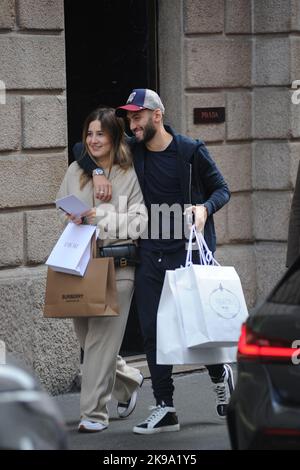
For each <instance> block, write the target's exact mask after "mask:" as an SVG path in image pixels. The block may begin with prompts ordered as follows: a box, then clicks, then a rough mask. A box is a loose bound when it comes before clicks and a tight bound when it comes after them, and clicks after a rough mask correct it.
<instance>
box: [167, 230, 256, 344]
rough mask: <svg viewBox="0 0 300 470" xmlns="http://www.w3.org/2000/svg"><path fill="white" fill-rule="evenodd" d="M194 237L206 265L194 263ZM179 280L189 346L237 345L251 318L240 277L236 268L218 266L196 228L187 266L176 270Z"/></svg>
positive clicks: (184, 327)
mask: <svg viewBox="0 0 300 470" xmlns="http://www.w3.org/2000/svg"><path fill="white" fill-rule="evenodd" d="M193 235H194V236H195V237H196V242H197V244H198V249H199V255H200V262H201V263H202V264H193V263H191V262H190V261H191V250H192V248H191V241H192V237H193ZM208 263H211V264H208ZM175 278H176V288H177V289H176V291H177V298H178V302H179V313H180V316H181V319H182V324H183V330H184V334H185V339H186V345H187V346H188V347H190V348H192V347H216V346H234V345H236V344H237V343H238V340H239V336H240V331H241V326H242V323H243V322H244V321H245V320H246V318H247V316H248V310H247V305H246V302H245V298H244V294H243V289H242V285H241V281H240V278H239V276H238V274H237V272H236V270H235V269H234V267H233V266H220V265H219V264H218V263H217V261H216V260H215V259H214V258H213V256H212V253H211V252H210V251H209V249H208V247H207V245H206V242H205V240H204V237H203V235H202V234H201V233H199V234H198V233H197V232H196V230H195V228H194V227H193V228H192V231H191V236H190V240H189V246H188V253H187V262H186V266H185V267H184V268H181V269H176V270H175Z"/></svg>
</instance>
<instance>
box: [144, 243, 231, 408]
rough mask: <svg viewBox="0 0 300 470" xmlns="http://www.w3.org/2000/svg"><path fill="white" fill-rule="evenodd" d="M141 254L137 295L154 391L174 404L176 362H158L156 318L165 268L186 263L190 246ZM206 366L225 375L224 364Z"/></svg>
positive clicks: (212, 373) (213, 373) (158, 397)
mask: <svg viewBox="0 0 300 470" xmlns="http://www.w3.org/2000/svg"><path fill="white" fill-rule="evenodd" d="M140 256H141V263H140V264H139V265H138V267H137V268H136V273H135V298H136V305H137V310H138V315H139V320H140V325H141V331H142V334H143V341H144V349H145V353H146V356H147V362H148V367H149V370H150V374H151V380H152V388H153V394H154V397H155V399H156V402H157V403H159V402H161V401H164V402H165V403H166V405H169V406H173V392H174V385H173V379H172V366H168V365H158V364H156V321H157V310H158V304H159V299H160V295H161V291H162V287H163V282H164V277H165V272H166V270H167V269H171V270H172V269H176V268H178V267H180V266H181V265H183V266H184V264H185V258H186V250H185V248H184V247H183V248H182V250H180V251H177V252H175V253H158V252H150V251H147V250H143V249H141V250H140ZM193 262H194V263H199V255H198V253H197V252H195V253H193ZM206 367H207V370H208V373H209V375H210V377H212V378H214V379H217V378H221V377H222V375H223V371H224V368H223V364H214V365H210V366H206Z"/></svg>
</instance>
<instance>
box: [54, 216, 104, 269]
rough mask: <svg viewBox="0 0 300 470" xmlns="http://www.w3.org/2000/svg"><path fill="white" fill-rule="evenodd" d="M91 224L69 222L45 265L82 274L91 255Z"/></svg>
mask: <svg viewBox="0 0 300 470" xmlns="http://www.w3.org/2000/svg"><path fill="white" fill-rule="evenodd" d="M95 231H96V227H95V226H93V225H76V224H74V223H73V222H69V223H68V225H67V226H66V228H65V229H64V231H63V233H62V234H61V236H60V237H59V239H58V241H57V243H56V244H55V246H54V248H53V250H52V252H51V253H50V256H49V258H48V259H47V261H46V265H47V266H50V267H51V268H52V269H53V270H54V271H58V272H64V273H68V274H74V275H76V276H83V275H84V273H85V270H86V268H87V265H88V262H89V261H90V257H91V239H92V237H93V235H94V234H95Z"/></svg>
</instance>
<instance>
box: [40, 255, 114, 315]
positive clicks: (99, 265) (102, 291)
mask: <svg viewBox="0 0 300 470" xmlns="http://www.w3.org/2000/svg"><path fill="white" fill-rule="evenodd" d="M115 315H119V307H118V301H117V289H116V277H115V267H114V260H113V258H92V259H91V260H90V262H89V264H88V267H87V270H86V272H85V275H84V277H79V276H74V275H72V274H65V273H60V272H56V271H53V269H51V268H48V274H47V284H46V295H45V306H44V316H45V317H56V318H74V317H98V316H115Z"/></svg>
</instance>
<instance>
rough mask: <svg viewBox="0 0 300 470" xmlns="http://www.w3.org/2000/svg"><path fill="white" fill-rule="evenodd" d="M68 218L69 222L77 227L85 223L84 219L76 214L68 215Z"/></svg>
mask: <svg viewBox="0 0 300 470" xmlns="http://www.w3.org/2000/svg"><path fill="white" fill-rule="evenodd" d="M66 217H67V219H68V221H69V222H73V224H76V225H80V224H82V222H83V220H82V217H78V215H75V214H66Z"/></svg>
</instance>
